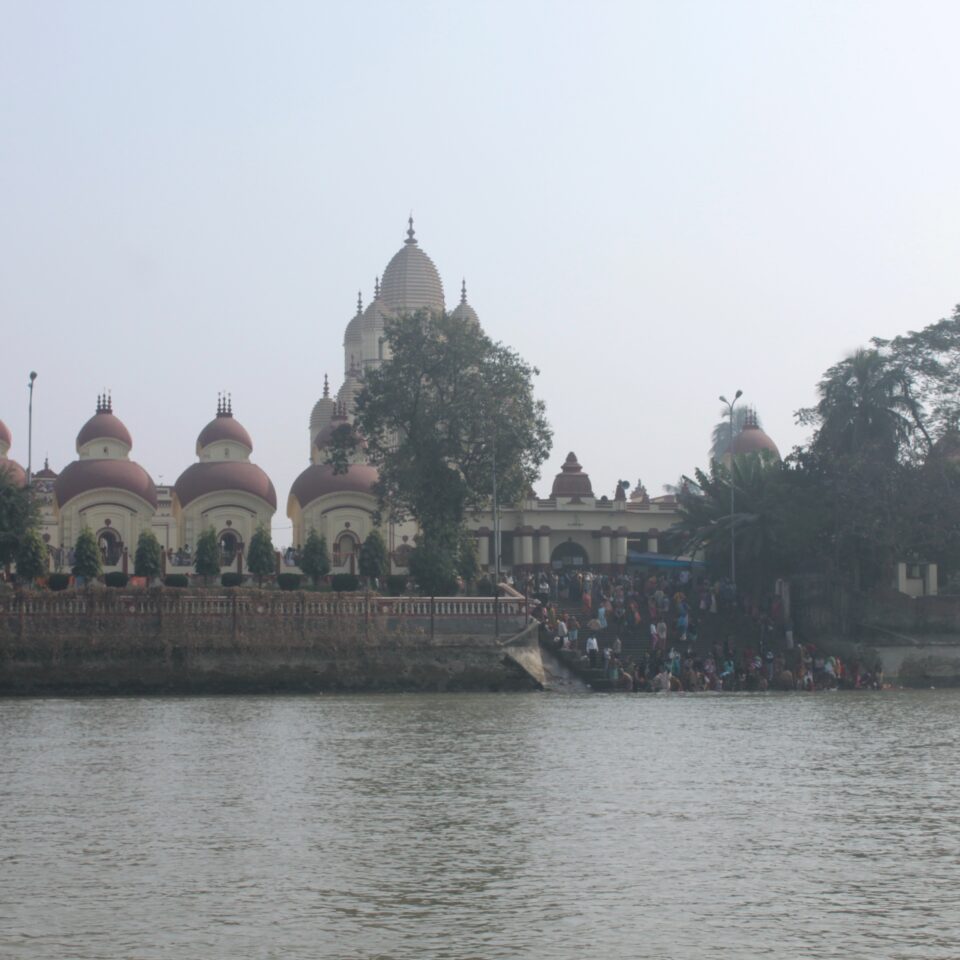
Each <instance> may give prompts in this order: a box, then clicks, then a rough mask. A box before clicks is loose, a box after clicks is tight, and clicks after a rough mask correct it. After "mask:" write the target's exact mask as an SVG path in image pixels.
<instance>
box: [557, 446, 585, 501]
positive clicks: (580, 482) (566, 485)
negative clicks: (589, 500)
mask: <svg viewBox="0 0 960 960" xmlns="http://www.w3.org/2000/svg"><path fill="white" fill-rule="evenodd" d="M592 496H593V486H592V485H591V483H590V476H589V474H586V473H584V472H583V467H581V466H580V464H579V463H577V455H576V454H575V453H572V452H571V453H568V454H567V459H566V462H565V463H564V465H563V466H562V467H561V468H560V473H558V474H557V476H556V478H555V479H554V481H553V489H552V490H551V491H550V498H551V499H552V500H557V499H563V500H575V499H578V498H579V497H592Z"/></svg>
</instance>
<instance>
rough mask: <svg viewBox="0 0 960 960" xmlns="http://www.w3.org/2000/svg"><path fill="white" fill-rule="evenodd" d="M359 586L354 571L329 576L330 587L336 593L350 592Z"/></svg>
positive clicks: (358, 580) (358, 579)
mask: <svg viewBox="0 0 960 960" xmlns="http://www.w3.org/2000/svg"><path fill="white" fill-rule="evenodd" d="M359 586H360V578H359V577H358V576H357V575H356V574H355V573H335V574H334V575H333V576H332V577H331V578H330V588H331V589H332V590H334V591H335V592H336V593H351V592H352V591H354V590H356V589H357V587H359Z"/></svg>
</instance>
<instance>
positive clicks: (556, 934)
mask: <svg viewBox="0 0 960 960" xmlns="http://www.w3.org/2000/svg"><path fill="white" fill-rule="evenodd" d="M0 729H2V731H3V753H2V760H0V774H2V777H0V810H2V813H3V816H2V818H0V957H3V958H16V960H21V958H23V960H47V958H50V960H64V958H75V960H93V958H98V960H99V958H111V960H112V958H137V960H170V958H177V960H179V958H190V960H194V958H211V960H220V958H224V960H226V958H229V960H236V958H246V957H256V958H284V960H286V958H296V957H337V958H365V960H372V958H418V960H419V958H425V957H430V958H450V960H454V958H455V960H464V958H484V960H486V958H518V957H536V958H540V957H543V958H577V960H581V958H584V957H588V958H589V957H597V958H605V960H607V958H636V957H662V958H672V960H677V958H709V957H750V958H757V957H777V958H794V957H796V958H804V960H807V958H827V957H831V958H832V957H841V956H842V957H844V958H858V957H870V958H871V960H873V958H878V957H882V958H956V957H958V956H960V692H958V693H950V692H939V691H938V692H893V693H863V694H858V693H847V694H819V695H732V694H728V695H714V696H711V695H708V694H700V695H694V696H684V695H659V696H611V697H604V696H567V697H564V696H551V695H546V694H544V695H512V696H501V695H492V694H491V695H477V696H467V695H457V696H441V695H434V696H366V697H275V698H269V697H231V698H194V699H180V698H169V699H159V698H158V699H133V698H131V699H90V700H56V699H49V700H41V699H37V700H5V701H0Z"/></svg>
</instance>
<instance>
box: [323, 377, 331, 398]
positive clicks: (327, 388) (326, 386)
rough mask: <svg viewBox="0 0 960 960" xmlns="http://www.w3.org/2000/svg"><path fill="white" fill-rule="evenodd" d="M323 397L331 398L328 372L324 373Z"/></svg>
mask: <svg viewBox="0 0 960 960" xmlns="http://www.w3.org/2000/svg"><path fill="white" fill-rule="evenodd" d="M323 399H324V400H329V399H330V379H329V378H328V377H327V375H326V374H324V375H323Z"/></svg>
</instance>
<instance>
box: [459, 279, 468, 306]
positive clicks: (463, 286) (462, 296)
mask: <svg viewBox="0 0 960 960" xmlns="http://www.w3.org/2000/svg"><path fill="white" fill-rule="evenodd" d="M460 302H461V303H466V302H467V278H466V277H464V278H463V283H462V284H461V285H460Z"/></svg>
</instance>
